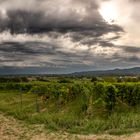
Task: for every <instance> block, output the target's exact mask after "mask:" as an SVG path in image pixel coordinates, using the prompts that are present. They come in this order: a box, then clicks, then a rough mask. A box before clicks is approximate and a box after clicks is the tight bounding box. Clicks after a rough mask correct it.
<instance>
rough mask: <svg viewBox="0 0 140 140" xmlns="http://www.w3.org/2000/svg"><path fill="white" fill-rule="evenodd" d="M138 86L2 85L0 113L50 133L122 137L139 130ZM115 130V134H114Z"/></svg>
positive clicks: (80, 83) (74, 83)
mask: <svg viewBox="0 0 140 140" xmlns="http://www.w3.org/2000/svg"><path fill="white" fill-rule="evenodd" d="M139 107H140V82H91V81H85V80H82V81H80V80H77V81H76V80H75V81H64V80H63V81H61V82H60V81H59V82H58V81H49V82H27V83H25V82H2V83H1V84H0V111H1V112H4V113H6V114H7V115H12V116H14V117H15V118H18V119H20V120H24V121H26V122H28V123H35V124H45V125H46V128H47V129H50V130H64V131H67V132H73V133H99V132H103V131H108V132H110V133H123V132H124V131H128V132H129V131H135V130H139V129H140V119H139V118H140V108H139ZM114 130H115V132H114Z"/></svg>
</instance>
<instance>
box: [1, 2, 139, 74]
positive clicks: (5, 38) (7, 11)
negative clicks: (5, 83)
mask: <svg viewBox="0 0 140 140" xmlns="http://www.w3.org/2000/svg"><path fill="white" fill-rule="evenodd" d="M139 8H140V1H139V0H0V71H4V72H7V73H13V72H15V73H16V71H18V72H19V71H21V72H22V73H69V72H75V71H86V70H104V69H114V68H129V67H139V66H140V39H139V37H140V28H139V24H140V12H139Z"/></svg>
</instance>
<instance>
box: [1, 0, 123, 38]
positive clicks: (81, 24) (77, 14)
mask: <svg viewBox="0 0 140 140" xmlns="http://www.w3.org/2000/svg"><path fill="white" fill-rule="evenodd" d="M15 1H16V0H15ZM15 1H14V2H15ZM7 2H9V3H11V6H10V8H7V9H6V13H5V14H6V17H5V18H2V17H1V18H0V30H1V31H4V30H10V32H11V33H15V34H17V33H43V32H50V31H57V32H61V33H67V32H81V31H82V32H81V33H82V34H84V35H90V36H92V35H93V34H95V35H96V36H101V35H103V34H106V33H108V32H119V31H123V29H122V28H121V27H120V26H118V25H109V24H108V23H106V22H105V21H104V20H103V19H102V17H101V15H100V14H99V12H98V4H97V2H96V1H92V0H89V1H86V2H85V1H84V0H77V1H74V0H71V1H70V2H69V4H71V7H69V6H68V5H66V6H68V9H69V10H66V11H63V12H62V11H61V9H59V6H60V8H62V9H63V8H64V7H63V3H64V1H62V0H61V2H59V1H57V0H56V3H57V2H59V3H58V4H59V5H58V8H56V7H55V6H56V4H55V3H53V2H55V1H54V0H53V1H52V2H50V3H49V2H48V3H47V4H46V3H45V2H46V1H36V0H32V4H33V7H34V6H37V4H38V7H34V8H33V7H32V9H31V10H29V9H26V7H24V6H18V7H16V8H15V7H14V6H13V5H12V1H11V2H10V1H7ZM3 3H4V2H3ZM22 3H23V2H21V4H22ZM43 3H44V5H46V6H44V9H43V8H42V6H41V5H42V4H43ZM5 5H7V3H6V2H5ZM15 5H16V3H15ZM74 5H79V6H80V8H79V7H78V6H77V7H76V6H75V7H74ZM50 7H52V8H50ZM35 9H36V10H35ZM54 9H55V10H54ZM82 10H83V11H82ZM82 12H83V13H82ZM60 15H61V16H60Z"/></svg>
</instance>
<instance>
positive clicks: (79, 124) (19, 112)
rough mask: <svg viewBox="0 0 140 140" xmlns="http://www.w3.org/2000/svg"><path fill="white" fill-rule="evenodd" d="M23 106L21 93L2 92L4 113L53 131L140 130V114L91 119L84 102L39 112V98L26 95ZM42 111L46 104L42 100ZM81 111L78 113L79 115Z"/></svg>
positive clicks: (0, 107)
mask: <svg viewBox="0 0 140 140" xmlns="http://www.w3.org/2000/svg"><path fill="white" fill-rule="evenodd" d="M22 99H23V102H22V107H21V98H20V93H19V91H14V90H13V91H0V111H1V112H4V113H5V114H7V115H11V116H13V117H15V118H17V119H19V120H24V121H26V122H27V123H32V124H44V125H45V127H46V128H47V129H50V130H52V131H59V130H62V131H66V132H70V133H79V134H93V133H102V132H104V133H109V134H113V135H122V134H129V133H133V132H135V131H139V130H140V119H139V118H140V112H136V111H135V112H134V111H133V110H128V111H125V112H114V113H112V114H111V115H110V116H107V117H102V116H101V117H99V116H97V117H96V116H94V117H88V116H86V115H85V114H84V113H81V112H80V111H79V108H80V105H81V103H82V100H80V99H79V98H78V99H77V100H75V101H72V102H70V103H69V104H67V105H65V106H61V107H57V106H56V104H55V102H51V103H48V104H46V105H45V106H46V110H45V111H43V112H40V113H37V112H36V96H35V95H34V94H31V93H30V94H29V93H24V94H23V96H22ZM38 102H39V104H40V108H41V107H42V106H44V105H42V103H41V101H40V99H38ZM76 112H77V113H76Z"/></svg>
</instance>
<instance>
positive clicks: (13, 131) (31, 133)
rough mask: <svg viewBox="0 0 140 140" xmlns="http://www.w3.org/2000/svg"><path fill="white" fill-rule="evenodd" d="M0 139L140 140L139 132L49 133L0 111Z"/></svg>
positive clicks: (39, 126)
mask: <svg viewBox="0 0 140 140" xmlns="http://www.w3.org/2000/svg"><path fill="white" fill-rule="evenodd" d="M0 140H140V133H136V134H133V135H131V136H129V137H128V136H120V137H119V136H118V137H117V136H110V135H102V136H101V135H100V136H98V135H88V136H84V135H72V134H67V133H65V134H64V133H55V134H54V133H50V132H47V130H46V129H45V128H44V126H43V125H28V124H25V123H24V122H22V121H19V120H15V119H14V118H12V117H9V116H5V115H3V114H2V113H0Z"/></svg>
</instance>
